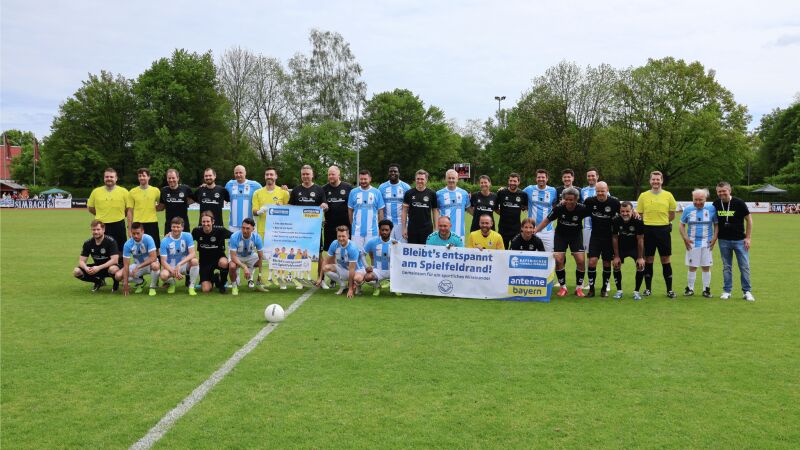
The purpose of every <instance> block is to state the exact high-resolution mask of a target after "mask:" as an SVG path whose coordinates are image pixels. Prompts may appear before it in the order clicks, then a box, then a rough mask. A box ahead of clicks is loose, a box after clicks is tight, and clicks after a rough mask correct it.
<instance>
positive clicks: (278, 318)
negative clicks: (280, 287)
mask: <svg viewBox="0 0 800 450" xmlns="http://www.w3.org/2000/svg"><path fill="white" fill-rule="evenodd" d="M264 317H265V318H266V319H267V322H272V323H277V322H283V319H285V318H286V313H285V312H284V311H283V307H282V306H281V305H279V304H277V303H273V304H271V305H269V306H267V309H265V310H264Z"/></svg>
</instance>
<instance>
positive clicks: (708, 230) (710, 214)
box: [681, 203, 717, 248]
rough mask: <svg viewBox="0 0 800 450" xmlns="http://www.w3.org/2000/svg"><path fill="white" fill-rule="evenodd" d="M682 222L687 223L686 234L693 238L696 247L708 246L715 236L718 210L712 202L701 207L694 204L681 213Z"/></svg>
mask: <svg viewBox="0 0 800 450" xmlns="http://www.w3.org/2000/svg"><path fill="white" fill-rule="evenodd" d="M681 223H683V224H686V234H688V235H689V239H691V240H692V243H693V244H694V248H701V247H708V242H709V241H710V240H711V237H712V236H714V224H715V223H717V210H716V209H715V208H714V206H713V205H712V204H711V203H706V204H705V206H703V207H702V208H700V209H697V207H695V206H694V205H690V206H687V207H686V208H685V209H684V210H683V214H681Z"/></svg>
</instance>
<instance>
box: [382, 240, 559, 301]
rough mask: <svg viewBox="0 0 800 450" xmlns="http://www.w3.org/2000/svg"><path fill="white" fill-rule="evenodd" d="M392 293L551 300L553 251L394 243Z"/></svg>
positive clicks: (553, 266) (553, 267) (553, 265)
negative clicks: (521, 250) (520, 250)
mask: <svg viewBox="0 0 800 450" xmlns="http://www.w3.org/2000/svg"><path fill="white" fill-rule="evenodd" d="M390 261H391V268H390V270H391V290H392V292H403V293H407V294H423V295H438V296H445V297H465V298H492V299H499V300H519V301H535V302H549V301H550V293H551V291H552V288H553V282H554V274H553V272H554V269H555V261H554V260H553V256H552V254H551V253H546V252H518V251H507V250H483V251H481V250H478V249H474V248H459V247H453V248H450V249H448V248H446V247H433V246H427V245H417V244H400V243H398V244H396V245H392V256H391V259H390Z"/></svg>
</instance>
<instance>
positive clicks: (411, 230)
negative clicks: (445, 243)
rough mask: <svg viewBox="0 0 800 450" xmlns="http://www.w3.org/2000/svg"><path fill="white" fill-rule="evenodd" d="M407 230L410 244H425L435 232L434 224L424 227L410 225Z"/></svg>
mask: <svg viewBox="0 0 800 450" xmlns="http://www.w3.org/2000/svg"><path fill="white" fill-rule="evenodd" d="M406 231H407V232H408V243H409V244H420V245H425V242H426V241H427V240H428V236H430V235H431V233H433V225H428V226H423V227H414V226H409V227H408V229H407V230H406Z"/></svg>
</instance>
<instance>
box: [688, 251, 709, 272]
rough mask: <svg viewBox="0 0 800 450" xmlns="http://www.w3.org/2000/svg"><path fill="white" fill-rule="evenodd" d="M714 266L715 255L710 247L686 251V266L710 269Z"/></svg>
mask: <svg viewBox="0 0 800 450" xmlns="http://www.w3.org/2000/svg"><path fill="white" fill-rule="evenodd" d="M713 264H714V254H713V253H712V252H711V250H709V248H708V247H695V248H692V249H691V250H686V265H687V266H689V267H708V266H711V265H713Z"/></svg>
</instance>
